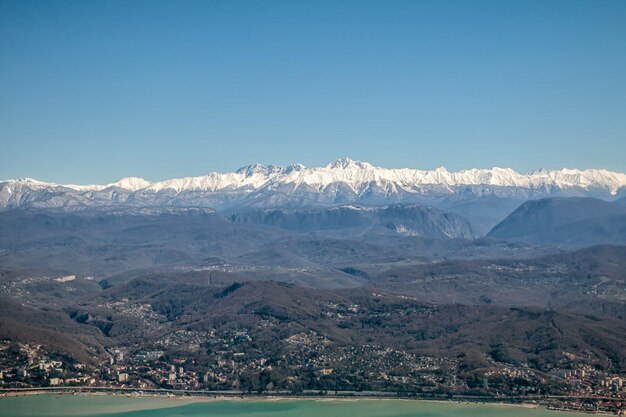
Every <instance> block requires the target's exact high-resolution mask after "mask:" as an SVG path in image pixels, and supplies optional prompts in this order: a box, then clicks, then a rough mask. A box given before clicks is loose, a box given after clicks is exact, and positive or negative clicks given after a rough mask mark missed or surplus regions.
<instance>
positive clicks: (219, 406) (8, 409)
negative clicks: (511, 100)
mask: <svg viewBox="0 0 626 417" xmlns="http://www.w3.org/2000/svg"><path fill="white" fill-rule="evenodd" d="M66 416H68V417H70V416H89V417H104V416H115V417H200V416H227V417H319V416H321V417H574V416H577V417H580V416H581V415H580V414H576V413H565V412H556V411H549V410H546V409H543V408H534V409H531V408H524V407H513V406H502V405H483V404H457V403H441V402H432V401H402V400H355V401H350V400H347V401H342V400H319V401H316V400H270V399H268V400H241V401H240V400H224V401H217V400H216V401H203V400H194V399H181V398H169V399H168V398H136V397H133V398H127V397H121V396H78V395H64V396H61V397H58V398H57V397H56V396H54V395H25V396H19V397H7V398H0V417H66Z"/></svg>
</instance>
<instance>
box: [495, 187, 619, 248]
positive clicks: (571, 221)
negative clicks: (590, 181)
mask: <svg viewBox="0 0 626 417" xmlns="http://www.w3.org/2000/svg"><path fill="white" fill-rule="evenodd" d="M489 236H490V237H495V238H501V239H507V240H515V241H527V242H530V243H536V244H556V245H568V246H586V245H594V244H601V243H613V244H625V243H626V199H621V200H617V201H614V202H608V201H603V200H598V199H595V198H582V197H570V198H545V199H541V200H534V201H527V202H526V203H524V204H522V205H521V206H520V207H519V208H518V209H517V210H515V211H514V212H513V213H511V214H510V215H509V216H508V217H507V218H506V219H504V220H503V221H502V222H501V223H500V224H498V225H497V226H496V227H494V228H493V230H492V231H491V232H489Z"/></svg>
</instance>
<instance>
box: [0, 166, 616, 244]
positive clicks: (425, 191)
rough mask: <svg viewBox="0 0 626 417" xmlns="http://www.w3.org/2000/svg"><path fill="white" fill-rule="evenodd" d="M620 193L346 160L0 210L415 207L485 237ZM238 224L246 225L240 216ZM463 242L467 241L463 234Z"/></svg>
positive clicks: (20, 189)
mask: <svg viewBox="0 0 626 417" xmlns="http://www.w3.org/2000/svg"><path fill="white" fill-rule="evenodd" d="M625 190H626V174H623V173H617V172H610V171H606V170H591V169H588V170H573V169H562V170H558V171H547V170H537V171H532V172H529V173H526V174H520V173H517V172H515V171H514V170H512V169H505V168H491V169H470V170H465V171H459V172H450V171H448V170H446V169H445V168H438V169H435V170H433V171H423V170H415V169H386V168H380V167H375V166H373V165H371V164H368V163H366V162H358V161H353V160H351V159H348V158H345V159H340V160H337V161H334V162H332V163H330V164H328V165H327V166H325V167H315V168H306V167H304V166H303V165H300V164H294V165H289V166H287V167H279V166H273V165H269V166H266V165H260V164H256V165H250V166H247V167H243V168H240V169H239V170H237V171H236V172H232V173H225V174H220V173H210V174H208V175H205V176H200V177H187V178H179V179H172V180H167V181H160V182H149V181H146V180H144V179H141V178H124V179H121V180H119V181H117V182H114V183H110V184H105V185H73V184H66V185H62V184H52V183H43V182H39V181H36V180H33V179H18V180H7V181H3V182H0V208H4V209H11V208H17V207H32V208H58V209H63V210H80V209H85V208H90V207H97V208H99V209H101V208H104V207H115V206H121V205H124V206H132V207H161V206H172V207H209V208H213V209H216V210H220V211H228V212H230V214H236V213H238V212H246V211H254V210H258V209H267V208H281V209H294V208H299V209H305V210H308V209H310V208H319V207H325V206H336V205H346V204H358V205H361V206H388V205H394V204H411V203H418V204H421V205H425V206H427V207H431V206H432V207H436V208H439V209H441V210H444V211H449V212H451V213H453V214H455V215H458V216H460V217H463V218H465V219H466V220H468V221H469V222H470V223H471V226H472V228H473V230H474V231H475V232H476V233H474V234H485V233H487V232H488V231H489V230H490V229H491V228H493V227H494V226H495V225H496V224H497V223H499V222H500V221H501V220H502V219H504V218H505V217H506V216H507V215H508V214H510V213H511V212H512V211H513V210H514V209H515V208H517V207H518V206H519V205H520V204H521V203H523V202H524V201H527V200H528V199H536V198H543V197H553V196H564V197H569V196H585V197H597V198H602V199H606V200H613V199H615V198H619V197H620V196H622V195H623V194H624V193H625ZM240 218H246V219H248V220H249V219H251V216H250V215H248V214H246V215H244V216H240ZM466 235H467V236H469V235H468V234H466Z"/></svg>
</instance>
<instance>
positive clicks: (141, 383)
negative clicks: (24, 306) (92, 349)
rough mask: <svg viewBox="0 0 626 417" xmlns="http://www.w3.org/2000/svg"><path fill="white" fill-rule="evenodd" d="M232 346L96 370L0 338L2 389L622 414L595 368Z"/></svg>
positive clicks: (176, 338) (371, 349) (622, 399)
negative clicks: (453, 403)
mask: <svg viewBox="0 0 626 417" xmlns="http://www.w3.org/2000/svg"><path fill="white" fill-rule="evenodd" d="M207 337H208V338H212V340H214V341H217V338H218V336H217V335H215V334H213V335H211V334H196V333H194V332H180V333H176V334H174V335H172V336H171V337H170V338H169V339H168V340H167V341H166V342H168V343H174V344H176V343H178V344H183V343H184V344H187V345H188V346H192V347H193V343H194V341H195V342H196V343H197V344H200V343H201V341H202V340H206V338H207ZM219 338H220V339H219V343H221V344H223V345H224V346H231V348H230V349H223V350H215V351H214V353H213V362H212V365H211V366H209V367H201V366H198V364H197V363H196V361H195V360H194V359H192V358H191V357H185V356H184V355H181V354H177V353H171V352H167V351H166V350H143V351H136V352H133V351H130V350H125V349H118V348H113V349H111V350H109V351H107V352H106V354H104V355H103V356H102V358H101V361H100V362H99V363H97V364H85V363H78V362H75V361H72V360H70V359H69V358H67V357H64V356H63V355H54V354H50V353H48V352H46V351H44V350H43V349H42V347H41V346H40V345H27V344H19V343H13V342H10V341H6V340H5V341H1V342H0V388H1V390H2V391H1V392H2V394H0V395H6V394H7V393H10V392H28V391H36V390H42V391H43V392H60V393H64V392H69V393H71V392H98V391H104V392H113V393H114V392H122V393H126V394H128V393H134V394H145V395H196V396H197V395H200V396H202V395H205V396H215V395H219V396H228V395H231V396H331V397H332V396H336V397H345V396H361V397H362V396H366V397H393V398H397V397H401V398H419V399H447V400H458V401H481V402H511V403H527V404H536V405H544V406H547V407H548V408H552V409H562V410H572V411H581V412H588V413H597V412H603V413H612V414H618V415H619V414H623V413H624V409H625V408H626V376H625V375H616V374H611V373H607V372H602V371H598V370H594V369H592V368H591V367H583V368H578V369H554V370H553V371H552V372H550V373H540V372H537V371H536V370H532V369H529V368H527V367H519V366H513V365H507V364H503V363H496V362H493V363H492V366H490V367H489V368H488V369H485V370H483V371H476V372H474V373H473V375H472V376H471V377H469V376H468V375H467V374H465V373H464V372H463V371H462V370H461V369H459V361H458V360H454V359H448V358H434V357H417V356H415V355H412V354H409V353H407V352H403V351H399V350H394V349H391V348H382V347H379V346H360V347H351V348H347V349H340V350H328V349H326V348H325V343H324V340H323V338H320V337H319V335H316V334H313V333H310V334H306V333H302V334H296V335H294V336H292V337H290V338H288V339H287V340H285V343H286V344H288V345H289V346H291V347H292V351H291V354H290V355H288V356H287V355H285V356H282V357H280V358H270V357H259V356H257V355H254V354H253V353H252V352H251V351H250V350H249V349H247V348H246V342H250V341H251V339H250V336H249V335H247V334H246V333H245V332H235V333H232V334H229V335H220V336H219Z"/></svg>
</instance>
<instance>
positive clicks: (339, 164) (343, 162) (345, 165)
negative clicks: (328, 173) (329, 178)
mask: <svg viewBox="0 0 626 417" xmlns="http://www.w3.org/2000/svg"><path fill="white" fill-rule="evenodd" d="M326 168H329V169H344V170H345V169H364V170H367V169H375V168H376V167H374V166H373V165H371V164H368V163H367V162H361V161H354V160H352V159H350V158H340V159H337V160H336V161H333V162H331V163H329V164H328V165H326Z"/></svg>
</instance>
